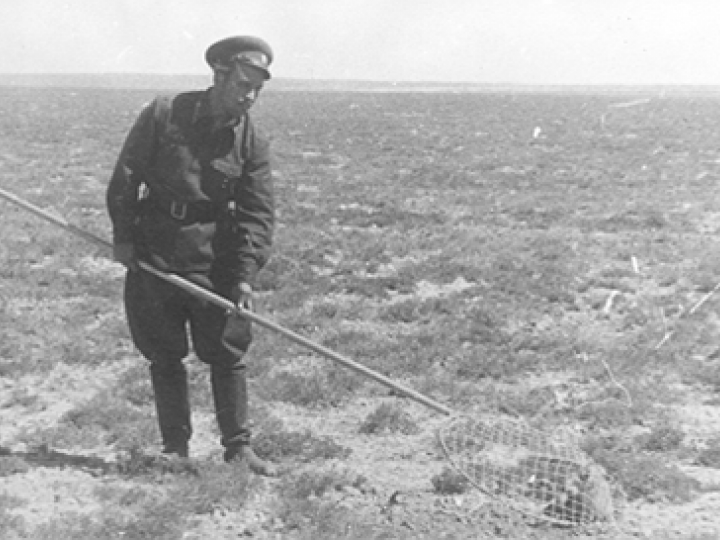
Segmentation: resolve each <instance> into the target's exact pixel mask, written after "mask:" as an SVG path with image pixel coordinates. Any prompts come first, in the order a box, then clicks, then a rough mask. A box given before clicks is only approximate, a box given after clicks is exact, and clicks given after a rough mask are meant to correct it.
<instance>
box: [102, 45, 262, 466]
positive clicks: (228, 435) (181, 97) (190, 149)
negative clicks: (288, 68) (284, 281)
mask: <svg viewBox="0 0 720 540" xmlns="http://www.w3.org/2000/svg"><path fill="white" fill-rule="evenodd" d="M205 59H206V61H207V62H208V64H209V65H210V66H211V68H212V69H213V85H212V86H211V87H210V88H209V89H207V90H206V91H193V92H184V93H179V94H176V95H173V96H159V97H157V98H156V99H155V100H154V101H153V102H152V103H150V104H149V105H148V106H146V107H145V108H144V109H143V111H142V112H141V113H140V115H139V117H138V119H137V120H136V122H135V124H134V125H133V127H132V129H131V130H130V132H129V134H128V136H127V139H126V141H125V144H124V146H123V148H122V151H121V153H120V156H119V158H118V161H117V165H116V166H115V170H114V172H113V175H112V178H111V180H110V184H109V186H108V190H107V206H108V211H109V214H110V218H111V221H112V225H113V244H114V257H115V260H117V261H118V262H120V263H122V264H124V265H125V266H126V267H127V268H128V273H127V277H126V281H125V309H126V313H127V318H128V325H129V327H130V333H131V336H132V339H133V342H134V343H135V345H136V346H137V348H138V349H139V350H140V352H141V353H142V354H143V356H145V357H146V358H147V359H148V360H149V362H150V375H151V380H152V386H153V390H154V393H155V403H156V409H157V418H158V423H159V426H160V433H161V436H162V443H163V449H162V452H163V454H168V455H176V456H180V457H187V456H188V452H189V449H188V446H189V441H190V437H191V435H192V428H191V422H190V405H189V402H188V383H187V372H186V370H185V366H184V364H183V359H184V357H185V356H187V354H188V352H189V349H188V335H187V328H189V330H190V337H191V338H192V344H193V347H194V350H195V352H196V354H197V356H198V358H199V359H200V360H201V361H202V362H204V363H206V364H209V365H210V369H211V383H212V392H213V399H214V404H215V413H216V417H217V422H218V425H219V428H220V432H221V434H222V439H221V443H222V445H223V446H224V447H225V452H224V459H225V461H226V462H235V461H244V462H246V463H247V465H248V466H249V468H250V470H252V471H253V472H255V473H258V474H263V475H273V474H275V471H274V470H273V467H272V465H271V464H270V463H267V462H265V461H263V460H261V459H260V458H259V457H258V456H257V455H256V454H255V453H254V452H253V450H252V448H251V446H250V431H249V429H248V425H247V404H248V397H247V384H246V379H245V363H244V361H243V357H244V355H245V353H246V352H247V349H248V347H249V345H250V342H251V339H252V336H251V329H250V322H249V321H247V320H245V319H243V318H240V317H234V316H228V314H227V313H225V312H224V311H223V310H222V309H221V308H218V307H216V306H213V305H209V304H207V303H205V302H203V301H202V300H200V299H197V298H194V297H192V296H190V295H189V294H188V293H186V292H183V291H182V290H180V289H179V288H177V287H175V286H173V285H172V284H170V283H167V282H165V281H163V280H161V279H159V278H157V277H155V276H153V275H152V274H150V273H148V272H144V271H142V270H140V269H138V260H142V261H145V262H147V263H150V264H152V265H154V266H155V267H157V268H158V269H160V270H162V271H165V272H172V273H176V274H179V275H181V276H183V277H185V278H187V279H189V280H191V281H193V282H195V283H197V284H200V285H202V286H204V287H206V288H208V289H211V290H212V291H214V292H215V293H217V294H219V295H221V296H224V297H226V298H230V299H231V300H232V301H234V302H235V303H236V304H237V305H240V306H243V307H245V308H247V309H250V308H251V297H252V292H253V281H254V279H255V276H256V274H257V272H258V270H259V269H260V268H262V266H263V265H264V264H265V262H266V261H267V257H268V254H269V250H270V246H271V242H272V232H273V225H274V211H273V193H272V184H271V174H270V163H269V148H268V142H267V141H266V140H265V139H263V138H262V137H261V136H260V135H259V134H258V133H257V132H256V130H255V127H254V125H253V123H252V121H251V120H250V117H249V116H248V109H249V108H250V107H251V106H252V105H253V103H254V101H255V99H256V98H257V97H258V94H259V93H260V90H261V89H262V86H263V84H264V83H265V81H266V80H268V79H269V78H270V72H269V71H268V68H269V66H270V64H271V62H272V59H273V53H272V50H271V49H270V47H269V46H268V44H267V43H265V42H264V41H263V40H261V39H258V38H255V37H249V36H237V37H231V38H227V39H223V40H221V41H219V42H217V43H215V44H214V45H212V46H211V47H210V48H208V50H207V51H206V53H205Z"/></svg>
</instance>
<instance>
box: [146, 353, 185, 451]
mask: <svg viewBox="0 0 720 540" xmlns="http://www.w3.org/2000/svg"><path fill="white" fill-rule="evenodd" d="M150 376H151V381H152V387H153V391H154V392H155V407H156V410H157V418H158V424H159V425H160V434H161V436H162V441H163V453H165V454H176V455H178V456H180V457H188V441H189V440H190V437H191V436H192V425H191V422H190V401H189V398H188V381H187V371H186V369H185V365H184V364H183V363H182V362H181V361H177V362H153V363H152V364H151V365H150Z"/></svg>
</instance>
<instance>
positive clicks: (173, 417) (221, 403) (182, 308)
mask: <svg viewBox="0 0 720 540" xmlns="http://www.w3.org/2000/svg"><path fill="white" fill-rule="evenodd" d="M205 279H206V280H208V279H209V278H205ZM208 285H212V288H213V290H214V292H216V293H217V294H218V295H220V296H223V297H225V298H229V297H230V289H231V287H232V282H231V281H230V280H227V279H224V280H223V279H212V280H209V281H208ZM125 310H126V313H127V319H128V324H129V327H130V334H131V336H132V339H133V342H134V343H135V346H136V347H137V348H138V349H139V350H140V352H141V353H142V354H143V356H145V358H147V359H148V360H149V361H150V375H151V380H152V385H153V390H154V392H155V405H156V408H157V417H158V423H159V425H160V433H161V436H162V439H163V444H165V445H166V446H179V445H186V444H187V442H188V441H189V440H190V437H191V436H192V425H191V421H190V403H189V399H188V381H187V372H186V370H185V365H184V364H183V359H184V358H185V357H186V356H187V355H188V352H189V347H188V329H189V334H190V337H191V338H192V345H193V348H194V350H195V353H196V354H197V356H198V358H199V359H200V360H201V361H202V362H204V363H206V364H209V365H210V369H211V381H212V392H213V399H214V403H215V414H216V417H217V422H218V426H219V427H220V433H221V434H222V439H221V443H222V444H223V446H225V447H227V448H229V447H236V446H239V445H243V444H248V443H249V441H250V430H249V428H248V422H247V405H248V395H247V382H246V378H245V367H246V366H245V362H244V360H243V357H244V355H245V352H246V351H247V349H248V347H249V346H250V342H251V341H252V333H251V328H250V321H248V320H246V319H243V318H241V317H229V316H228V315H227V314H226V313H225V312H224V310H223V309H222V308H219V307H217V306H214V305H211V304H208V303H206V302H204V301H202V300H199V299H197V298H195V297H193V296H191V295H190V294H189V293H187V292H185V291H183V290H182V289H180V288H178V287H177V286H175V285H173V284H171V283H167V282H166V281H163V280H162V279H160V278H157V277H155V276H153V275H152V274H149V273H147V272H143V271H138V272H128V274H127V277H126V280H125Z"/></svg>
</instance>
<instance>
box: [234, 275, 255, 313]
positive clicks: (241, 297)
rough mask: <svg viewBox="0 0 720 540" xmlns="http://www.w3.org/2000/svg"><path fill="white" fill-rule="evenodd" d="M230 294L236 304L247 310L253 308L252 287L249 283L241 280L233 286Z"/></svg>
mask: <svg viewBox="0 0 720 540" xmlns="http://www.w3.org/2000/svg"><path fill="white" fill-rule="evenodd" d="M231 295H232V300H233V302H235V305H236V306H238V307H240V308H243V309H246V310H248V311H252V310H253V289H252V287H251V286H250V284H249V283H245V282H244V281H241V282H240V283H238V284H237V285H235V286H233V288H232V292H231Z"/></svg>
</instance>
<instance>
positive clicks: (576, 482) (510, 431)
mask: <svg viewBox="0 0 720 540" xmlns="http://www.w3.org/2000/svg"><path fill="white" fill-rule="evenodd" d="M439 437H440V442H441V444H442V447H443V450H444V451H445V453H446V455H447V458H448V459H449V460H450V462H451V463H452V465H453V466H454V467H455V468H456V469H457V470H458V472H460V473H461V474H462V475H463V476H465V477H466V478H467V479H468V480H469V481H470V482H471V483H472V484H473V485H474V486H476V487H477V488H479V489H480V490H482V491H483V492H485V493H487V494H488V495H491V496H492V497H494V498H496V499H499V500H500V501H501V502H503V503H504V504H506V505H508V506H509V507H511V508H513V509H515V510H518V511H520V512H522V513H523V514H526V515H528V516H531V517H537V518H540V519H543V520H547V521H551V522H555V523H558V524H563V525H578V524H582V523H589V522H592V521H597V520H608V521H611V520H612V517H613V502H612V494H611V492H610V487H609V485H608V483H607V482H606V481H605V479H604V477H603V474H602V470H601V469H600V468H599V467H598V466H597V465H595V464H593V463H592V462H591V461H590V460H589V458H588V457H587V456H586V455H585V454H584V453H583V452H582V451H581V450H580V449H579V448H577V447H576V446H575V445H574V444H572V443H570V442H569V441H567V440H562V439H561V438H555V437H552V436H549V435H547V434H545V433H543V432H540V431H537V430H535V429H532V428H530V427H528V426H526V425H524V424H522V423H520V422H514V421H511V420H507V419H498V418H493V417H487V418H482V419H470V418H454V419H452V420H450V421H449V422H448V423H447V424H446V425H445V426H443V428H441V430H440V432H439Z"/></svg>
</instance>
